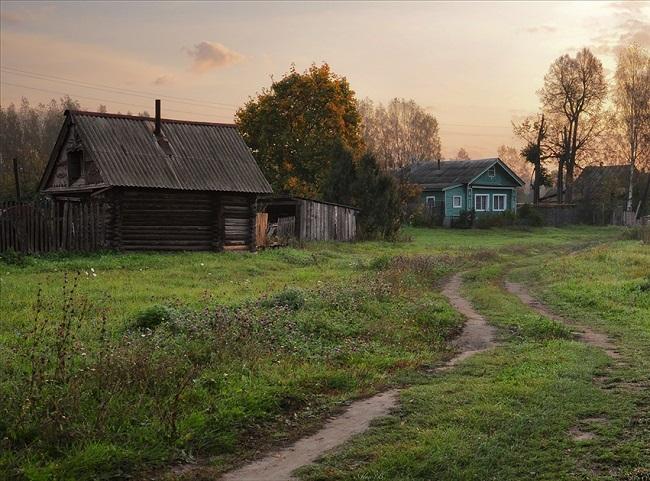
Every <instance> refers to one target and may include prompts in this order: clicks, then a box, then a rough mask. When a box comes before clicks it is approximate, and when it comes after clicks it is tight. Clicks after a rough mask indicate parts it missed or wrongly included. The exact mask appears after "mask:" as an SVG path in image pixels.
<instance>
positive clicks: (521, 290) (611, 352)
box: [505, 281, 621, 359]
mask: <svg viewBox="0 0 650 481" xmlns="http://www.w3.org/2000/svg"><path fill="white" fill-rule="evenodd" d="M505 286H506V290H507V291H508V292H510V293H511V294H514V295H515V296H517V297H518V298H519V300H520V301H521V302H523V303H524V304H526V305H527V306H528V307H530V308H532V309H533V310H534V311H536V312H538V313H539V314H541V315H542V316H544V317H548V318H549V319H554V320H556V321H558V322H561V323H563V324H566V325H569V326H571V327H573V328H575V329H577V330H578V331H577V332H576V334H577V336H578V338H579V339H580V340H581V341H583V342H585V343H587V344H590V345H592V346H595V347H598V348H600V349H603V350H604V351H605V353H606V354H607V355H608V356H609V357H611V358H612V359H619V358H620V357H621V355H620V353H619V352H618V350H617V349H616V345H614V343H613V342H612V340H611V339H610V338H609V337H607V336H606V335H605V334H603V333H600V332H596V331H594V330H592V329H590V328H589V327H586V326H582V325H578V324H576V323H574V322H572V321H569V320H567V319H564V318H563V317H560V316H558V315H556V314H554V313H553V312H551V310H550V309H549V308H548V307H547V306H546V305H545V304H543V303H542V302H540V301H538V300H537V299H535V298H534V297H533V296H531V295H530V293H529V292H528V290H527V289H526V288H525V287H524V286H523V285H521V284H517V283H515V282H508V281H506V283H505Z"/></svg>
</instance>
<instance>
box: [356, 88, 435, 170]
mask: <svg viewBox="0 0 650 481" xmlns="http://www.w3.org/2000/svg"><path fill="white" fill-rule="evenodd" d="M359 113H360V114H361V119H362V129H361V132H362V136H363V140H364V143H365V145H366V148H367V149H368V151H369V152H371V153H372V154H373V155H374V156H375V158H376V160H377V163H378V164H379V165H380V167H381V168H382V169H387V170H394V169H399V168H402V167H404V166H406V165H409V164H411V163H413V162H418V161H426V160H438V159H440V149H441V148H440V134H439V131H438V121H437V120H436V118H435V117H434V116H433V115H431V114H428V113H427V112H426V111H425V110H424V109H423V108H422V107H420V106H419V105H418V104H417V103H415V101H414V100H405V99H397V98H395V99H393V100H391V101H390V102H389V103H388V105H387V106H386V107H384V106H383V105H382V104H379V105H377V106H376V107H375V105H374V104H373V102H372V101H371V100H370V99H365V100H363V101H361V102H359Z"/></svg>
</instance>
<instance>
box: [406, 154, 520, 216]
mask: <svg viewBox="0 0 650 481" xmlns="http://www.w3.org/2000/svg"><path fill="white" fill-rule="evenodd" d="M406 178H407V179H408V181H409V182H411V183H413V184H417V185H419V186H420V187H421V188H422V202H423V203H424V205H425V206H426V207H427V211H428V212H430V213H432V214H435V215H436V216H437V217H438V218H441V220H442V223H443V225H447V226H448V225H450V224H451V222H452V220H453V219H454V218H457V217H458V216H460V214H461V212H463V211H474V212H475V213H476V216H477V217H479V216H481V215H486V214H498V213H503V212H506V211H513V212H514V211H516V209H517V187H521V186H523V185H524V181H523V180H521V179H520V178H519V177H518V176H517V174H515V173H514V172H513V171H512V170H511V169H510V168H509V167H508V166H507V165H506V164H505V163H504V162H503V161H502V160H501V159H499V158H492V159H480V160H443V161H439V162H435V161H433V162H421V163H417V164H413V165H411V166H410V167H408V171H407V172H406Z"/></svg>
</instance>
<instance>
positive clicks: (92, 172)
mask: <svg viewBox="0 0 650 481" xmlns="http://www.w3.org/2000/svg"><path fill="white" fill-rule="evenodd" d="M77 149H81V142H80V140H79V139H78V138H77V136H76V133H75V128H74V126H71V127H70V129H69V130H68V133H67V135H66V138H65V141H64V143H63V146H62V148H61V150H60V151H59V156H58V157H57V159H56V164H55V166H54V169H53V172H52V174H51V175H50V178H49V179H48V180H47V184H46V185H45V189H66V188H68V187H70V185H69V184H68V153H69V152H70V151H73V150H77ZM81 150H82V151H83V149H81ZM102 183H103V179H102V177H101V174H100V172H99V169H98V168H97V165H96V164H95V162H93V161H92V160H91V158H90V156H88V155H84V157H83V162H82V165H81V177H80V178H79V179H77V180H76V181H75V182H74V184H73V186H74V187H92V186H94V185H101V184H102Z"/></svg>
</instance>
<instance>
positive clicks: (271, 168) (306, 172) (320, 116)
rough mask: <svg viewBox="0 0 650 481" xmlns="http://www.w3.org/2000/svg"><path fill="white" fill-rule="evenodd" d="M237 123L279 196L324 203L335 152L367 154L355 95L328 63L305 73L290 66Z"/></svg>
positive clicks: (239, 115) (240, 113)
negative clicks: (291, 195) (326, 185)
mask: <svg viewBox="0 0 650 481" xmlns="http://www.w3.org/2000/svg"><path fill="white" fill-rule="evenodd" d="M235 122H236V123H237V126H238V127H239V130H240V132H241V134H242V135H243V137H244V140H245V141H246V143H247V144H248V146H249V147H250V148H251V149H252V151H253V155H254V156H255V159H256V160H257V162H258V164H259V166H260V167H261V168H262V170H263V172H264V174H265V175H266V178H267V179H268V180H269V182H270V183H271V185H272V186H273V189H274V190H275V191H276V192H288V193H291V194H294V195H301V196H306V197H320V196H322V194H323V189H324V186H325V183H326V181H327V178H328V176H329V175H330V171H331V166H332V161H333V156H334V155H335V152H336V150H337V149H336V148H335V147H336V146H339V147H340V146H343V147H344V148H346V149H349V150H350V151H351V152H353V154H354V155H355V157H356V156H358V155H360V154H361V153H362V151H363V142H362V140H361V135H360V122H361V119H360V116H359V112H358V111H357V102H356V99H355V94H354V92H353V91H352V90H351V89H350V84H349V83H348V81H347V80H346V79H345V77H340V76H338V75H336V74H335V73H334V72H332V71H331V69H330V67H329V65H328V64H326V63H324V64H322V65H315V64H313V65H312V66H311V67H310V68H308V69H307V70H305V71H304V72H302V73H299V72H298V71H296V69H295V67H293V66H292V67H291V69H290V70H289V72H288V73H287V74H285V75H284V76H283V77H282V79H281V80H279V81H274V82H272V84H271V87H270V88H269V89H265V90H263V91H262V92H261V93H260V94H258V95H257V96H256V97H255V98H251V99H250V100H249V101H248V102H247V103H246V104H245V105H244V106H243V107H242V108H240V109H239V110H238V111H237V113H236V114H235Z"/></svg>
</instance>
